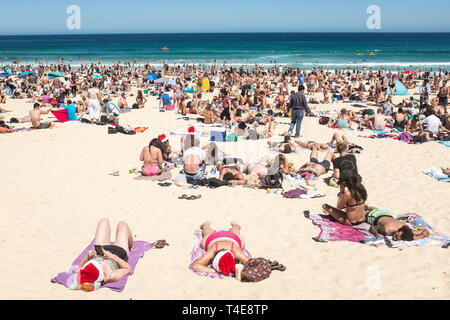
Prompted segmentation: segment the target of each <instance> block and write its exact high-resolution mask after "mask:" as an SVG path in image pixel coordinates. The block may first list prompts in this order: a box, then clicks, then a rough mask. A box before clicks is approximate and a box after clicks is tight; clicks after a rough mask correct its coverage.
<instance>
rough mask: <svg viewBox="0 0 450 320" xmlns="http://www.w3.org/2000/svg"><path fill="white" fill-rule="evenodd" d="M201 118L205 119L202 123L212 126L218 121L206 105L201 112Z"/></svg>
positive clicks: (210, 108) (209, 106)
mask: <svg viewBox="0 0 450 320" xmlns="http://www.w3.org/2000/svg"><path fill="white" fill-rule="evenodd" d="M203 117H205V120H204V123H206V124H213V123H215V122H217V121H218V117H217V116H216V115H215V114H214V112H213V111H212V106H211V104H210V103H208V104H207V105H206V107H205V110H204V111H203Z"/></svg>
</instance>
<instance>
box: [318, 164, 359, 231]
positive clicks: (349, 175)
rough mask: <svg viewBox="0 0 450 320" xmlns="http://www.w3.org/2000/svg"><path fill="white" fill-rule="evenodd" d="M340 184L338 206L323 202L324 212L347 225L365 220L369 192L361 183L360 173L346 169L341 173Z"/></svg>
mask: <svg viewBox="0 0 450 320" xmlns="http://www.w3.org/2000/svg"><path fill="white" fill-rule="evenodd" d="M338 184H339V185H340V187H341V189H340V192H339V193H338V201H337V205H336V208H334V207H332V206H330V205H328V204H323V205H322V209H323V212H324V213H325V214H329V215H331V216H332V217H333V218H334V219H335V220H336V221H337V222H339V223H341V224H344V225H347V226H352V225H355V224H359V223H362V222H364V221H365V213H366V211H365V209H366V205H365V202H366V200H367V192H366V189H365V188H364V186H363V185H362V184H361V179H360V177H359V175H356V174H355V173H354V172H353V171H352V170H350V169H345V170H343V171H342V173H341V175H340V178H339V181H338ZM345 188H347V190H346V189H345ZM344 209H345V211H344Z"/></svg>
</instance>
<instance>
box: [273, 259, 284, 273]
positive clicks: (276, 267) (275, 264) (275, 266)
mask: <svg viewBox="0 0 450 320" xmlns="http://www.w3.org/2000/svg"><path fill="white" fill-rule="evenodd" d="M271 267H272V270H278V271H285V270H286V267H285V266H284V265H282V264H281V263H278V261H273V262H272V263H271Z"/></svg>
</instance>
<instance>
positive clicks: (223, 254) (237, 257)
mask: <svg viewBox="0 0 450 320" xmlns="http://www.w3.org/2000/svg"><path fill="white" fill-rule="evenodd" d="M200 229H201V230H202V234H203V239H202V241H201V243H200V247H201V248H202V249H203V250H205V251H206V252H205V254H204V255H203V256H201V257H200V258H198V259H197V260H195V261H194V263H193V264H192V268H193V269H194V270H196V271H200V272H205V273H221V274H224V275H232V274H234V272H235V264H236V263H237V262H236V261H238V262H240V263H241V264H243V265H246V264H247V262H248V260H249V258H248V257H247V256H246V255H245V254H244V253H243V251H242V250H243V249H244V247H245V243H244V240H243V238H242V237H241V234H240V230H241V226H239V225H238V224H237V223H236V222H234V221H233V222H231V228H230V229H229V230H228V231H215V230H213V229H212V228H211V222H209V221H206V222H204V223H203V224H202V225H201V226H200ZM209 264H212V268H210V267H208V265H209Z"/></svg>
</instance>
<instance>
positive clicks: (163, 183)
mask: <svg viewBox="0 0 450 320" xmlns="http://www.w3.org/2000/svg"><path fill="white" fill-rule="evenodd" d="M158 185H160V186H161V187H168V186H171V185H172V182H160V183H158Z"/></svg>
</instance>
